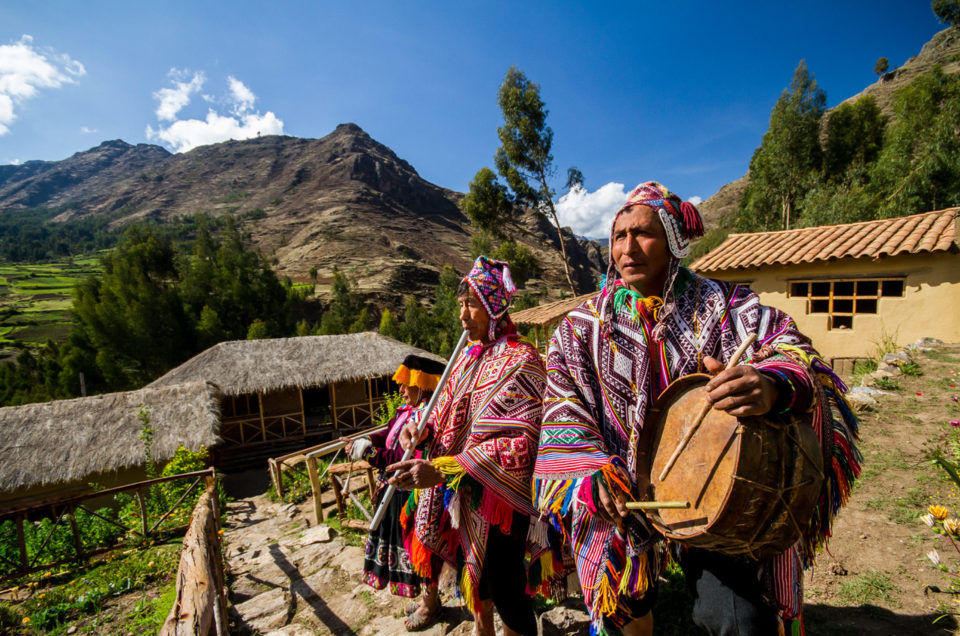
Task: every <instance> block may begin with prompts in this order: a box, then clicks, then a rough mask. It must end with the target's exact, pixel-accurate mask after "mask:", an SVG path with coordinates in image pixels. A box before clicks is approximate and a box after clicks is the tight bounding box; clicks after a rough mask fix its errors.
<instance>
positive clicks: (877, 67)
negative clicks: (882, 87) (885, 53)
mask: <svg viewBox="0 0 960 636" xmlns="http://www.w3.org/2000/svg"><path fill="white" fill-rule="evenodd" d="M889 70H890V60H888V59H887V58H885V57H881V58H880V59H879V60H877V63H876V64H874V65H873V72H874V73H876V74H877V75H883V74H884V73H886V72H887V71H889Z"/></svg>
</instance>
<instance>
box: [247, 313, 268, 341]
mask: <svg viewBox="0 0 960 636" xmlns="http://www.w3.org/2000/svg"><path fill="white" fill-rule="evenodd" d="M269 337H270V333H269V331H267V323H265V322H263V321H262V320H260V319H259V318H257V319H256V320H254V321H253V322H251V323H250V327H249V328H248V329H247V340H263V339H264V338H269Z"/></svg>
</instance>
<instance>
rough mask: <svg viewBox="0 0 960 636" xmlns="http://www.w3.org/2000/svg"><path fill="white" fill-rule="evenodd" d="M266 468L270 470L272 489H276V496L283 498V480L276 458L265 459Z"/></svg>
mask: <svg viewBox="0 0 960 636" xmlns="http://www.w3.org/2000/svg"><path fill="white" fill-rule="evenodd" d="M267 470H269V471H270V481H272V482H273V489H274V490H276V491H277V497H279V498H280V499H281V500H282V499H283V480H282V476H281V474H280V467H279V466H278V465H277V460H275V459H274V458H272V457H271V458H270V459H268V460H267Z"/></svg>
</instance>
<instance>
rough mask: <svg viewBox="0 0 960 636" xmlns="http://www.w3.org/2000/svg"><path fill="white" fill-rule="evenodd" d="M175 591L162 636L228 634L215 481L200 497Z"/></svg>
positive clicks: (162, 628) (188, 533)
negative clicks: (174, 597)
mask: <svg viewBox="0 0 960 636" xmlns="http://www.w3.org/2000/svg"><path fill="white" fill-rule="evenodd" d="M176 589H177V596H176V600H175V601H174V603H173V607H172V608H171V609H170V614H169V615H168V616H167V620H166V621H164V623H163V627H161V628H160V633H159V636H207V635H208V634H216V635H217V636H223V635H224V634H226V633H227V590H226V585H225V584H224V578H223V557H222V554H221V542H220V511H219V506H218V504H217V489H216V480H215V479H211V480H208V482H207V490H206V491H205V492H204V493H203V494H202V495H200V500H199V501H197V505H196V506H195V507H194V509H193V516H192V518H191V519H190V526H189V528H188V529H187V534H186V535H184V537H183V550H182V551H181V552H180V567H179V568H178V569H177V588H176Z"/></svg>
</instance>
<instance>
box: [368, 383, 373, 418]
mask: <svg viewBox="0 0 960 636" xmlns="http://www.w3.org/2000/svg"><path fill="white" fill-rule="evenodd" d="M367 400H368V401H369V402H370V426H373V385H372V384H371V383H370V378H367Z"/></svg>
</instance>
